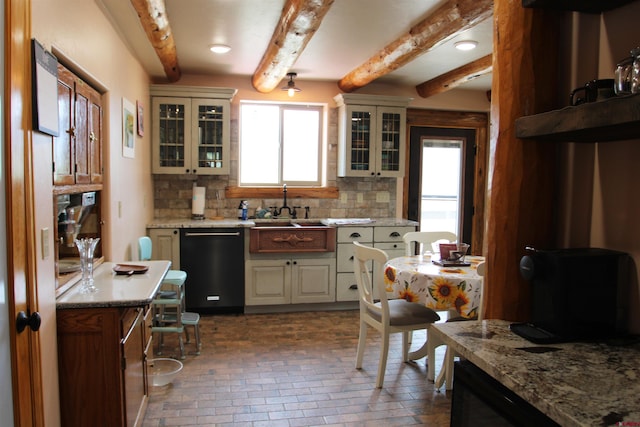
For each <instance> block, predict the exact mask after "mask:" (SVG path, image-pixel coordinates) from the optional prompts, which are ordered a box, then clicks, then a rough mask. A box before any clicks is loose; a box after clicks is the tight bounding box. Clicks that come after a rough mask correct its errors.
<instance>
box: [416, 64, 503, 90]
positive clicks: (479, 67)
mask: <svg viewBox="0 0 640 427" xmlns="http://www.w3.org/2000/svg"><path fill="white" fill-rule="evenodd" d="M492 59H493V57H492V55H487V56H484V57H482V58H480V59H477V60H475V61H473V62H470V63H468V64H465V65H463V66H462V67H458V68H456V69H455V70H451V71H449V72H448V73H445V74H442V75H440V76H438V77H436V78H435V79H431V80H429V81H426V82H424V83H421V84H419V85H418V86H416V91H417V92H418V95H420V96H421V97H423V98H428V97H430V96H433V95H437V94H439V93H442V92H445V91H447V90H450V89H453V88H454V87H456V86H459V85H461V84H463V83H465V82H468V81H469V80H472V79H475V78H477V77H480V76H483V75H485V74H488V73H490V72H491V70H492V69H493V68H492Z"/></svg>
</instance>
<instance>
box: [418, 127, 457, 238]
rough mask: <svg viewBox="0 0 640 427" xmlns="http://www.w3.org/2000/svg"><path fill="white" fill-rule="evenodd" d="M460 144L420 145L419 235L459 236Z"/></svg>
mask: <svg viewBox="0 0 640 427" xmlns="http://www.w3.org/2000/svg"><path fill="white" fill-rule="evenodd" d="M462 143H463V141H462V140H438V139H425V140H424V142H423V148H422V200H421V209H420V210H421V218H420V230H421V231H451V232H452V233H455V234H456V235H458V236H459V235H460V230H459V223H460V200H461V197H460V193H461V191H462V187H461V170H462V161H463V158H462V146H463V144H462Z"/></svg>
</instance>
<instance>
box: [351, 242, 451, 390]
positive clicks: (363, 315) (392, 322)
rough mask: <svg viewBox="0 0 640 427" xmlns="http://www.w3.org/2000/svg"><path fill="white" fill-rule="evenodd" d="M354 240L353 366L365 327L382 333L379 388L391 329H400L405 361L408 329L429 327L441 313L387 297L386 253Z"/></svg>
mask: <svg viewBox="0 0 640 427" xmlns="http://www.w3.org/2000/svg"><path fill="white" fill-rule="evenodd" d="M353 244H354V245H355V251H354V263H353V265H354V273H355V275H356V283H357V285H358V293H359V295H360V337H359V339H358V350H357V354H356V369H362V359H363V356H364V349H365V343H366V339H367V328H368V327H369V326H371V327H372V328H374V329H377V330H378V331H380V333H381V334H382V347H381V349H380V361H379V362H378V374H377V378H376V387H377V388H382V383H383V382H384V373H385V370H386V366H387V355H388V353H389V336H390V335H391V334H393V333H402V360H403V361H404V362H406V361H407V360H408V359H409V341H408V335H409V332H410V331H414V330H418V329H428V328H429V326H430V325H431V324H433V323H435V322H436V321H438V320H440V316H438V314H437V313H436V312H435V311H433V310H431V309H430V308H427V307H425V306H423V305H421V304H416V303H412V302H407V301H405V300H403V299H396V300H387V293H386V291H385V286H384V280H383V271H382V267H383V266H384V264H385V263H386V262H387V259H388V257H387V254H386V253H385V252H384V251H382V250H381V249H377V248H372V247H369V246H364V245H362V244H360V243H358V242H354V243H353ZM372 260H373V261H374V263H373V266H374V267H373V268H374V271H373V273H370V272H369V270H370V269H369V266H370V265H371V263H370V261H372ZM371 274H373V276H372V275H371ZM375 288H377V290H378V292H377V294H378V295H380V301H379V302H375V301H374V299H373V291H374V289H375Z"/></svg>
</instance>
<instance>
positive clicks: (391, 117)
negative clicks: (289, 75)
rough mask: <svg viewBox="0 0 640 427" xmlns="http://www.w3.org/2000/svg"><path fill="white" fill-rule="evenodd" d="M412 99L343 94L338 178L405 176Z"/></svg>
mask: <svg viewBox="0 0 640 427" xmlns="http://www.w3.org/2000/svg"><path fill="white" fill-rule="evenodd" d="M411 99H412V98H405V97H395V96H374V95H354V94H339V95H337V96H335V97H334V100H335V102H336V104H337V105H338V114H339V120H338V132H339V133H338V134H339V136H338V176H378V177H400V176H403V175H404V161H405V152H406V136H405V134H406V126H407V115H406V110H407V105H409V101H411Z"/></svg>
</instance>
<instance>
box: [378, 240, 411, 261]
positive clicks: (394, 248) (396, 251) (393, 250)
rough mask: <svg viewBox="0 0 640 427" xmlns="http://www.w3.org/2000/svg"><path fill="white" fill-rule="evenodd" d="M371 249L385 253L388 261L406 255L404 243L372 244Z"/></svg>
mask: <svg viewBox="0 0 640 427" xmlns="http://www.w3.org/2000/svg"><path fill="white" fill-rule="evenodd" d="M373 247H374V248H378V249H382V250H383V251H385V252H386V253H387V256H388V257H389V259H391V258H397V257H399V256H404V255H405V254H406V251H405V244H404V242H382V243H377V242H376V243H374V244H373Z"/></svg>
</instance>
